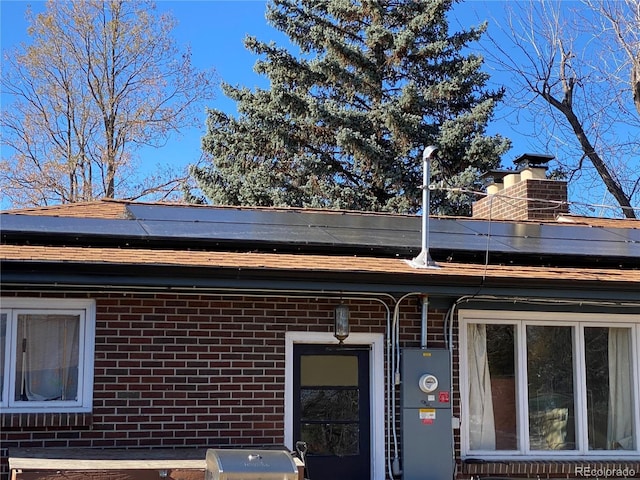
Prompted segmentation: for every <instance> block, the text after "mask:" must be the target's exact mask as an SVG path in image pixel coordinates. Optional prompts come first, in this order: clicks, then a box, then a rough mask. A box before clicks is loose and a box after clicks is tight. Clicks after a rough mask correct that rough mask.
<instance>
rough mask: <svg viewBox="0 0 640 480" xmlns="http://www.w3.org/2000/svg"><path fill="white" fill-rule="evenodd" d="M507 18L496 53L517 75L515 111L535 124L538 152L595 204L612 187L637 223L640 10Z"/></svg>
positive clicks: (639, 5) (525, 7)
mask: <svg viewBox="0 0 640 480" xmlns="http://www.w3.org/2000/svg"><path fill="white" fill-rule="evenodd" d="M508 9H509V11H508V15H507V18H508V20H507V24H506V25H502V26H501V27H500V28H501V31H502V33H503V34H504V36H500V38H498V37H497V36H496V35H495V34H493V36H492V42H491V49H490V50H488V52H487V55H488V57H489V58H490V61H491V62H493V63H494V64H495V65H497V66H498V68H500V69H502V70H503V71H506V72H509V73H510V74H511V78H512V81H513V83H512V84H511V85H510V88H509V90H508V92H507V93H508V94H509V95H510V98H509V99H508V100H507V103H510V104H511V105H512V106H513V107H514V108H518V109H520V115H522V112H526V114H529V115H531V118H530V119H529V120H531V121H533V123H534V125H535V127H536V128H535V136H536V139H537V143H538V144H539V145H541V146H542V147H543V148H545V149H546V150H548V151H551V152H553V153H554V154H555V155H556V158H558V160H559V161H560V162H561V163H562V168H563V170H564V171H565V172H566V173H567V174H568V175H569V178H570V179H574V180H576V182H577V180H578V179H580V184H581V185H583V186H584V185H587V188H586V189H583V190H585V191H586V192H589V193H590V194H592V192H593V191H597V187H598V186H599V185H600V186H601V185H603V184H604V186H605V188H606V191H607V192H608V195H610V197H613V199H615V202H616V203H617V205H619V206H620V208H621V212H622V214H623V215H624V216H625V217H627V218H636V216H637V215H638V213H637V212H636V209H634V207H633V201H634V200H636V201H637V200H638V199H640V175H639V173H638V172H640V135H639V132H640V102H639V100H640V0H582V1H581V2H562V1H560V0H556V1H554V0H539V1H534V0H531V1H529V2H512V3H509V4H508ZM505 38H507V39H509V40H510V41H505ZM516 118H517V117H516ZM516 123H517V120H516ZM534 143H535V142H534ZM589 186H592V187H593V189H589V188H588V187H589ZM591 199H593V197H592V198H591ZM591 203H593V202H591Z"/></svg>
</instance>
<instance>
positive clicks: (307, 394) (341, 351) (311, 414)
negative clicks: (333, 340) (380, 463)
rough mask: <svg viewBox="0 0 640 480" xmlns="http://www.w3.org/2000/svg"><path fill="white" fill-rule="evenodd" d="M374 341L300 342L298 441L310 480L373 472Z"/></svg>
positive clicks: (356, 477) (364, 479)
mask: <svg viewBox="0 0 640 480" xmlns="http://www.w3.org/2000/svg"><path fill="white" fill-rule="evenodd" d="M369 354H370V348H369V346H368V345H367V346H362V347H354V346H352V345H349V346H343V347H341V346H336V345H332V346H328V345H303V344H295V345H294V350H293V358H294V365H293V367H294V383H293V395H294V399H293V421H294V425H293V435H294V437H293V438H294V441H304V442H306V444H307V453H306V477H307V478H309V479H310V480H325V479H340V480H369V479H370V478H371V427H370V425H371V418H370V416H371V415H370V413H371V407H370V401H369V400H370V399H369Z"/></svg>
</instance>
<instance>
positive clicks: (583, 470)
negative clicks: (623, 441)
mask: <svg viewBox="0 0 640 480" xmlns="http://www.w3.org/2000/svg"><path fill="white" fill-rule="evenodd" d="M625 469H627V472H629V471H630V470H633V471H635V474H634V475H638V474H640V460H616V459H611V460H593V461H589V460H576V461H567V460H535V461H528V460H522V461H490V460H487V461H481V462H478V463H476V461H474V462H466V461H463V462H462V473H464V474H466V475H500V476H513V477H515V478H518V477H519V476H522V477H524V478H527V477H528V476H531V475H533V476H535V475H546V476H548V478H550V477H553V476H563V477H564V478H569V476H575V477H591V476H593V477H596V476H600V477H604V476H608V477H616V476H618V472H619V471H624V470H625ZM588 472H591V473H588ZM597 472H603V473H601V474H600V475H598V474H597ZM604 472H612V473H611V474H609V475H605V473H604ZM620 476H622V475H620Z"/></svg>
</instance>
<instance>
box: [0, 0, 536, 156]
mask: <svg viewBox="0 0 640 480" xmlns="http://www.w3.org/2000/svg"><path fill="white" fill-rule="evenodd" d="M29 5H31V8H32V10H33V11H34V12H39V11H42V9H43V8H44V2H43V1H29V0H0V28H1V38H0V42H1V46H2V50H3V51H4V50H6V49H7V48H12V47H13V46H15V45H16V44H18V43H19V42H23V41H28V36H27V34H26V29H27V21H26V19H25V12H26V9H27V7H28V6H29ZM488 6H489V7H490V8H488ZM157 7H158V10H159V11H171V12H172V14H173V16H174V17H175V18H176V19H177V21H178V26H177V27H176V29H175V30H174V37H175V39H176V41H177V43H178V45H181V46H185V45H190V46H191V49H192V53H193V63H194V65H195V66H196V67H198V68H203V69H204V68H211V67H213V68H215V70H216V71H217V74H218V76H219V78H220V79H222V80H224V81H225V82H227V83H231V84H240V85H244V86H247V87H250V88H251V87H255V86H261V87H266V86H267V85H268V84H267V83H266V80H265V79H264V77H261V76H258V75H257V74H255V73H254V72H253V65H254V63H255V61H256V57H255V56H254V55H253V54H251V53H250V52H248V51H247V50H246V49H245V48H244V45H243V43H242V40H243V38H244V37H245V36H246V35H247V34H250V35H253V36H256V37H257V38H258V39H260V40H263V41H271V40H273V41H275V42H276V43H277V44H279V45H287V44H288V43H287V37H286V36H285V35H284V34H283V33H281V32H279V31H277V30H275V29H273V28H272V27H271V26H269V25H268V24H267V22H266V20H265V7H266V2H265V1H263V0H185V1H170V0H160V1H158V2H157ZM503 7H504V0H503V1H484V0H476V1H473V0H471V1H469V0H467V1H464V2H462V3H461V4H460V6H459V7H458V9H457V13H456V17H457V20H459V21H460V22H461V24H462V25H463V26H465V27H466V26H468V25H472V24H477V23H478V22H479V20H478V18H483V17H484V16H488V15H489V14H492V15H495V14H499V13H500V12H501V11H502V10H503ZM489 11H491V13H489ZM457 28H460V26H459V25H458V24H457V23H456V21H452V29H457ZM5 100H6V99H5V98H3V105H4V104H5ZM208 106H209V107H211V108H216V109H220V110H223V111H227V112H231V113H233V112H235V103H234V102H232V101H231V100H229V99H227V98H225V97H224V95H223V94H222V93H221V92H218V93H217V98H216V99H215V100H213V101H212V102H210V103H209V105H208ZM204 119H205V114H204V108H203V114H202V126H201V127H200V128H196V129H191V130H185V131H183V132H182V133H181V135H180V136H179V137H178V136H174V137H173V138H172V139H171V140H170V141H169V143H168V144H167V145H166V146H164V147H162V148H160V149H152V148H149V149H147V150H144V151H141V152H139V153H140V156H141V160H142V162H143V164H145V165H147V166H152V165H167V164H172V165H175V166H182V165H187V164H189V163H193V162H195V161H197V160H198V158H199V157H200V140H201V138H202V136H203V134H204V132H205V126H204ZM494 132H499V133H500V134H502V135H503V136H506V137H509V138H511V139H512V141H513V142H514V148H512V150H511V151H510V152H509V153H507V155H506V156H505V159H504V163H505V165H506V166H511V160H513V159H514V158H515V157H517V156H519V155H520V154H522V153H525V152H530V151H532V149H531V148H530V147H528V146H527V139H526V137H524V136H521V135H520V134H519V133H518V132H516V131H515V130H513V127H512V125H510V124H509V123H507V122H505V121H496V122H495V123H493V124H492V125H491V126H490V133H494Z"/></svg>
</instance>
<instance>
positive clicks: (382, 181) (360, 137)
mask: <svg viewBox="0 0 640 480" xmlns="http://www.w3.org/2000/svg"><path fill="white" fill-rule="evenodd" d="M452 4H453V0H421V1H416V0H271V1H270V3H269V5H268V7H267V19H268V21H269V22H270V23H271V24H272V25H273V26H274V27H275V28H277V29H278V30H281V31H282V32H284V33H286V34H287V35H288V36H289V38H290V39H291V41H292V43H293V44H295V45H297V46H298V47H299V52H297V53H298V55H297V56H295V55H294V54H292V53H290V52H289V51H288V50H287V49H285V48H281V47H278V46H276V45H275V44H273V43H269V44H266V43H264V42H260V41H258V40H257V39H255V38H252V37H247V38H246V40H245V45H246V47H247V48H248V49H249V50H251V51H252V52H254V53H255V54H256V55H258V56H259V58H260V59H259V60H258V61H257V63H256V70H257V72H258V73H260V74H263V75H266V76H267V77H268V78H269V80H270V88H269V89H255V90H253V91H252V90H250V89H248V88H243V87H232V86H230V85H224V91H225V94H226V95H227V96H228V97H230V98H232V99H234V100H235V101H236V102H237V104H238V111H239V116H238V117H237V118H235V117H232V116H229V115H227V114H225V113H223V112H221V111H217V110H211V111H209V113H208V120H207V134H206V136H205V137H204V138H203V149H204V151H205V152H207V153H208V154H210V156H211V160H212V164H211V165H206V166H204V167H200V168H197V167H193V168H192V169H191V172H192V174H193V176H194V178H195V179H196V182H197V184H198V186H199V187H200V189H201V190H202V192H203V193H204V195H205V196H206V197H207V199H208V200H209V201H211V202H213V203H216V204H231V205H271V206H285V205H287V206H306V207H323V208H339V209H358V210H367V211H390V212H404V213H413V212H416V211H417V210H419V209H420V206H421V193H420V186H421V184H422V173H421V172H422V150H423V148H424V147H425V146H427V145H430V144H437V145H438V146H439V148H440V150H439V152H440V154H439V159H438V161H436V162H435V163H434V164H433V166H432V174H433V180H434V181H436V182H437V181H440V180H446V182H447V184H448V185H452V186H457V187H470V186H473V185H475V186H476V187H477V185H476V182H477V178H478V173H479V172H480V171H485V170H488V169H492V168H496V166H497V165H498V164H499V157H500V155H501V154H502V153H504V152H505V151H506V150H507V149H508V147H509V142H508V141H507V140H505V139H504V138H502V137H500V136H494V137H491V136H487V135H486V134H485V129H486V125H487V122H488V121H489V119H490V117H491V115H492V113H493V110H494V106H495V102H496V101H498V100H499V99H500V98H501V96H502V92H490V91H487V89H486V87H485V85H486V82H487V80H488V76H487V75H486V74H485V73H483V72H481V70H480V69H481V66H482V59H481V58H479V57H477V56H475V55H472V54H465V53H464V52H463V51H464V50H465V48H467V46H468V45H469V44H470V43H471V42H474V41H476V40H478V38H479V37H480V36H481V35H482V33H483V31H484V27H480V28H477V29H470V30H469V31H464V32H457V33H453V34H450V33H449V27H448V22H447V12H448V11H449V10H450V9H451V7H452ZM432 199H433V202H432V211H434V212H438V213H448V214H467V213H468V212H469V210H470V208H469V198H468V197H467V196H465V195H460V194H455V193H447V191H440V192H434V195H432Z"/></svg>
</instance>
